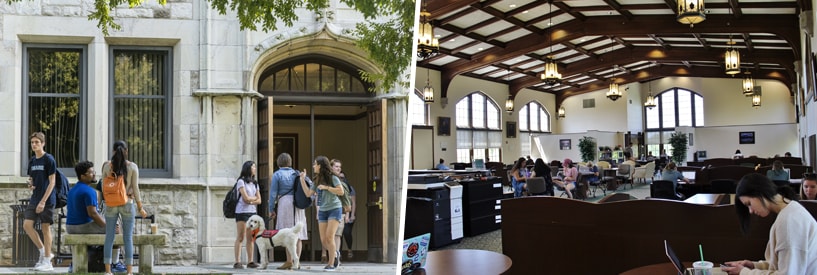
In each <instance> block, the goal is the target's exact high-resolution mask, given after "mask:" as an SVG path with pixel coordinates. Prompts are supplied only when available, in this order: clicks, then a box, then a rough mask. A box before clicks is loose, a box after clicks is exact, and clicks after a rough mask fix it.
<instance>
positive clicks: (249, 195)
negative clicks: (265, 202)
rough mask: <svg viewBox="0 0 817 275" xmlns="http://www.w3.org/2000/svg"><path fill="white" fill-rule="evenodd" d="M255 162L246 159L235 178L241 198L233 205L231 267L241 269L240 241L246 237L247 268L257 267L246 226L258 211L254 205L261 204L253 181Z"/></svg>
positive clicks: (256, 186)
mask: <svg viewBox="0 0 817 275" xmlns="http://www.w3.org/2000/svg"><path fill="white" fill-rule="evenodd" d="M255 169H256V166H255V162H253V161H251V160H248V161H245V162H244V165H243V166H242V167H241V175H240V176H238V179H236V186H235V188H238V193H239V194H241V195H240V196H241V199H239V200H238V204H237V205H236V206H235V228H236V235H235V244H234V253H235V264H234V265H233V268H236V269H242V268H244V265H242V264H241V242H243V241H244V240H245V239H246V243H245V244H244V246H245V247H246V249H247V268H257V267H258V264H256V263H255V262H254V261H253V250H254V245H255V243H254V242H253V241H254V240H253V236H252V230H250V228H249V227H246V223H247V220H249V219H250V217H252V216H253V215H256V213H258V210H257V208H256V205H259V204H261V196H259V195H258V182H256V181H255Z"/></svg>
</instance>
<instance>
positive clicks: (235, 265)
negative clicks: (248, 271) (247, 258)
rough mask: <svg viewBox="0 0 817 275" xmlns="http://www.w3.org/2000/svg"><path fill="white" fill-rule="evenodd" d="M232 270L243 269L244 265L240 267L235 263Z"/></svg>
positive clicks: (239, 264)
mask: <svg viewBox="0 0 817 275" xmlns="http://www.w3.org/2000/svg"><path fill="white" fill-rule="evenodd" d="M233 268H235V269H244V265H242V264H241V263H235V264H234V265H233Z"/></svg>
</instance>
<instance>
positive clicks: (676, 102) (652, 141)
mask: <svg viewBox="0 0 817 275" xmlns="http://www.w3.org/2000/svg"><path fill="white" fill-rule="evenodd" d="M655 101H656V107H655V108H648V109H647V110H646V112H644V114H645V115H646V119H645V121H646V122H647V131H646V132H647V133H646V134H647V136H646V143H647V151H648V152H652V153H653V155H656V156H658V155H659V154H660V151H661V149H666V150H667V155H672V147H670V145H669V144H665V143H666V141H667V140H669V138H670V136H671V135H672V133H674V132H675V127H679V126H692V127H700V126H704V98H703V97H702V96H701V95H700V94H698V93H696V92H693V91H690V90H687V89H683V88H672V89H669V90H666V91H663V92H661V93H659V94H658V95H657V96H656V97H655Z"/></svg>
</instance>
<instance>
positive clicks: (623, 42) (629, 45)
mask: <svg viewBox="0 0 817 275" xmlns="http://www.w3.org/2000/svg"><path fill="white" fill-rule="evenodd" d="M613 40H615V41H616V43H618V44H619V45H622V46H624V47H625V48H627V49H631V50H632V49H633V48H634V47H635V46H633V44H632V43H629V42H627V41H624V39H621V37H618V36H613Z"/></svg>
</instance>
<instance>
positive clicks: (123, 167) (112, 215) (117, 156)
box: [102, 140, 147, 275]
mask: <svg viewBox="0 0 817 275" xmlns="http://www.w3.org/2000/svg"><path fill="white" fill-rule="evenodd" d="M110 173H115V174H116V175H117V176H124V178H125V191H126V192H127V194H128V196H127V201H126V203H125V204H124V205H121V206H113V207H112V206H106V208H105V248H104V250H103V251H104V252H103V253H105V255H104V256H103V261H104V263H105V274H106V275H109V274H112V273H111V264H112V263H113V261H112V260H113V259H112V257H111V252H112V251H113V239H114V236H115V235H116V220H117V219H120V218H121V219H122V240H123V242H124V244H125V266H126V268H127V270H128V275H130V274H132V273H133V272H132V270H133V225H134V223H135V222H136V220H135V213H136V210H139V214H140V215H142V218H145V217H147V212H145V209H144V208H142V196H141V194H140V193H139V166H137V165H136V163H134V162H131V161H128V144H127V143H125V141H124V140H120V141H117V142H114V144H113V157H111V160H110V161H106V162H105V163H104V164H103V165H102V175H103V177H105V176H107V175H109V174H110ZM134 202H135V203H136V208H134ZM117 260H118V259H117Z"/></svg>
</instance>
